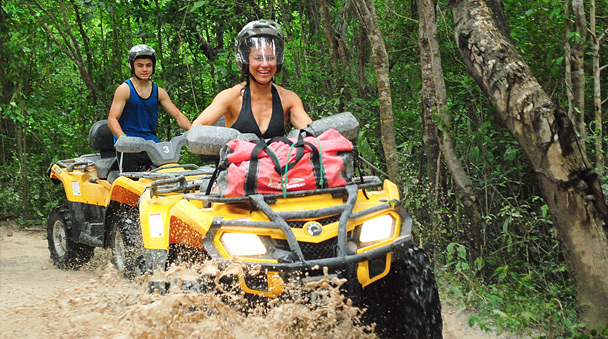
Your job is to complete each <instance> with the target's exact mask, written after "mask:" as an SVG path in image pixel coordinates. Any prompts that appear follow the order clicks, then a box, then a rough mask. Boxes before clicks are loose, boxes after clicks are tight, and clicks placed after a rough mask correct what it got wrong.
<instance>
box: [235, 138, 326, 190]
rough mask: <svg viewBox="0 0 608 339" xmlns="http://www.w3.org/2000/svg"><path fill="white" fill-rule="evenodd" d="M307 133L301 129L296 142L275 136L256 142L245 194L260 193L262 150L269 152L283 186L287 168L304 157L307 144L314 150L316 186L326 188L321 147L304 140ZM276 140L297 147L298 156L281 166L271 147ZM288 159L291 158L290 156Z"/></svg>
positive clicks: (312, 163)
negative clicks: (258, 184) (259, 176)
mask: <svg viewBox="0 0 608 339" xmlns="http://www.w3.org/2000/svg"><path fill="white" fill-rule="evenodd" d="M303 132H304V133H303ZM305 133H308V132H305V131H301V132H300V133H298V139H297V141H296V142H295V143H294V142H293V141H291V140H289V139H287V138H285V137H274V138H272V139H270V140H269V141H268V142H267V141H266V140H264V139H260V140H259V141H257V142H256V145H255V147H254V148H253V151H252V152H251V157H250V162H249V169H248V171H247V177H246V178H245V187H244V190H245V195H251V194H257V193H258V192H257V182H258V180H257V179H258V167H259V154H260V152H262V151H265V152H266V154H268V157H269V158H270V160H271V161H272V163H273V164H274V169H275V171H276V172H277V173H278V174H279V176H280V177H281V185H282V186H283V185H286V183H284V182H283V176H284V175H286V172H285V170H286V169H289V168H293V167H294V166H295V165H296V164H297V163H298V162H299V161H300V160H301V159H302V157H303V156H304V148H305V147H306V146H308V147H309V148H310V149H311V152H312V156H311V165H312V168H313V173H314V176H315V185H316V187H317V188H325V187H327V186H328V184H327V179H326V178H325V176H324V173H323V171H322V169H321V168H322V166H321V161H322V159H321V158H322V155H321V153H320V152H319V149H318V148H317V147H316V146H315V145H313V144H312V143H310V142H307V141H304V134H305ZM276 141H280V142H284V143H285V144H287V145H289V146H291V147H292V148H295V149H296V158H295V160H294V161H292V162H290V163H287V164H285V166H281V163H280V162H279V158H278V157H277V155H276V154H275V152H274V150H272V148H271V147H269V144H271V143H273V142H276ZM288 160H289V158H288Z"/></svg>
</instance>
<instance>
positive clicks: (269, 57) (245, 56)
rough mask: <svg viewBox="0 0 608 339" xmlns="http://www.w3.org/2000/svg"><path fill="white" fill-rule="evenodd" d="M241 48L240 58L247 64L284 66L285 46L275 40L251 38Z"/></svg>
mask: <svg viewBox="0 0 608 339" xmlns="http://www.w3.org/2000/svg"><path fill="white" fill-rule="evenodd" d="M242 47H243V48H240V51H239V53H240V54H241V55H240V58H241V60H242V61H244V62H243V63H246V64H261V63H268V64H270V65H281V64H283V44H282V43H280V42H278V41H277V39H275V38H269V37H251V38H248V39H247V40H246V41H244V44H243V46H242Z"/></svg>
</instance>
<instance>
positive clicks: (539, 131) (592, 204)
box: [450, 0, 608, 329]
mask: <svg viewBox="0 0 608 339" xmlns="http://www.w3.org/2000/svg"><path fill="white" fill-rule="evenodd" d="M450 7H451V9H452V13H453V15H454V23H455V24H454V34H455V36H456V40H457V43H458V47H459V49H460V52H461V54H462V57H463V60H464V62H465V65H466V67H467V69H468V71H469V73H470V74H471V75H472V76H473V78H474V79H475V80H476V82H477V84H478V85H479V86H480V88H481V89H482V90H483V91H484V93H485V94H486V95H487V97H488V98H489V100H490V101H491V102H492V104H493V105H494V107H495V109H496V114H497V118H498V119H499V120H500V121H501V122H502V123H503V124H504V125H505V126H506V127H507V128H508V129H509V130H510V132H511V133H512V134H513V136H514V137H515V139H516V140H517V142H518V143H519V144H520V146H521V147H522V148H523V149H524V151H525V152H526V154H527V156H528V158H529V160H530V162H531V163H532V166H533V168H534V170H535V171H536V173H537V175H538V178H539V181H540V184H541V187H542V191H543V196H544V198H545V201H546V202H547V205H548V206H549V210H550V213H551V216H552V219H553V222H554V225H555V230H556V233H557V236H558V239H559V240H560V242H561V245H562V250H563V253H564V257H565V258H566V263H567V264H568V266H569V272H570V274H571V276H572V278H573V280H574V284H575V291H576V295H577V298H578V303H579V309H580V311H581V316H582V319H583V321H585V322H586V323H587V325H588V326H589V327H590V328H599V329H603V328H604V327H605V326H606V325H607V323H608V317H607V316H606V315H607V314H608V241H607V239H606V229H605V227H606V223H607V220H608V206H607V205H606V201H605V198H604V196H603V195H602V191H601V188H600V184H599V179H598V176H597V174H596V173H595V172H594V171H593V167H592V166H591V164H590V163H589V161H588V159H587V156H586V154H585V151H584V149H585V148H584V145H583V144H582V143H581V141H580V139H578V138H577V136H576V131H575V128H574V126H573V124H572V122H571V121H570V119H568V117H567V116H566V115H564V114H563V113H561V112H560V111H559V110H558V109H557V107H556V105H555V104H554V103H553V102H551V100H550V98H549V96H548V95H547V93H546V92H545V91H544V90H543V89H542V88H541V86H540V84H539V83H538V81H537V80H536V78H535V77H534V75H533V74H532V72H531V70H530V68H529V67H528V65H527V64H526V63H525V62H524V61H523V59H522V58H521V56H520V55H519V54H518V52H517V50H516V49H515V47H514V46H513V45H512V44H511V43H510V42H509V39H507V38H506V37H505V36H504V35H503V34H502V33H501V32H500V31H499V30H498V29H497V27H496V24H495V16H494V15H493V13H492V11H491V10H490V8H489V7H488V6H487V5H486V3H485V1H483V0H452V1H450Z"/></svg>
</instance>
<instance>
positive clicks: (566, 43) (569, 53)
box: [564, 0, 574, 121]
mask: <svg viewBox="0 0 608 339" xmlns="http://www.w3.org/2000/svg"><path fill="white" fill-rule="evenodd" d="M564 16H565V17H566V25H565V26H566V27H565V41H564V58H565V59H566V61H565V63H564V64H565V73H566V79H565V82H566V98H567V99H568V117H569V118H570V120H572V121H574V96H573V94H572V66H571V65H572V62H571V60H572V46H571V45H570V34H571V33H572V28H570V26H571V25H570V0H566V1H565V4H564Z"/></svg>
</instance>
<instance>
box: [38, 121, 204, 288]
mask: <svg viewBox="0 0 608 339" xmlns="http://www.w3.org/2000/svg"><path fill="white" fill-rule="evenodd" d="M185 142H186V140H185V136H183V135H181V136H177V137H175V138H173V139H172V140H171V141H168V142H161V143H155V142H153V141H146V140H144V139H142V138H136V137H122V138H120V139H119V140H118V141H117V143H116V145H114V139H113V136H112V133H111V132H110V129H109V128H108V126H107V121H106V120H102V121H98V122H96V123H95V124H93V125H92V126H91V129H90V131H89V144H90V146H91V148H92V149H93V150H95V151H97V152H98V153H93V154H85V155H82V156H80V157H78V158H75V159H66V160H60V161H57V162H56V163H52V164H51V166H50V167H49V171H48V175H49V177H50V178H51V180H52V181H53V182H54V183H56V184H59V183H61V184H62V185H63V188H64V191H65V195H66V201H65V202H64V203H62V204H60V205H59V206H57V207H55V208H53V210H51V212H50V214H49V216H48V223H47V236H48V244H49V251H50V254H51V258H52V260H53V263H54V264H55V266H57V267H59V268H62V269H76V268H78V267H80V266H82V265H83V264H85V263H87V262H88V261H89V260H90V259H91V257H92V256H93V251H94V248H95V247H108V246H111V247H112V249H113V254H114V256H113V258H114V263H115V265H116V267H117V268H118V269H119V270H120V271H121V272H122V273H123V274H124V275H125V276H126V277H135V276H137V275H140V274H142V273H143V272H144V271H145V270H146V269H147V268H146V267H145V266H143V264H144V263H145V260H144V258H143V252H142V253H139V254H138V253H130V252H129V253H125V249H131V248H137V244H141V242H142V240H141V232H140V231H139V212H138V210H137V208H138V207H137V205H138V201H139V200H140V197H141V195H142V193H143V192H144V190H146V189H150V187H154V185H155V182H163V181H165V184H166V181H167V179H169V180H172V178H173V177H175V176H178V177H179V178H188V179H189V180H193V179H194V178H196V177H199V176H201V175H202V174H204V173H207V172H210V171H211V170H209V169H205V168H199V167H198V166H195V165H178V164H177V161H178V159H179V156H180V150H181V148H182V147H183V146H184V144H185ZM115 149H116V150H118V151H121V152H126V153H135V152H142V151H145V152H147V153H148V155H149V156H150V159H151V160H152V162H153V164H154V165H155V166H156V167H155V168H154V169H152V170H150V171H148V172H130V173H119V171H118V164H117V159H116V152H115ZM178 184H179V183H178ZM192 189H193V187H192ZM129 260H130V261H129Z"/></svg>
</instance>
